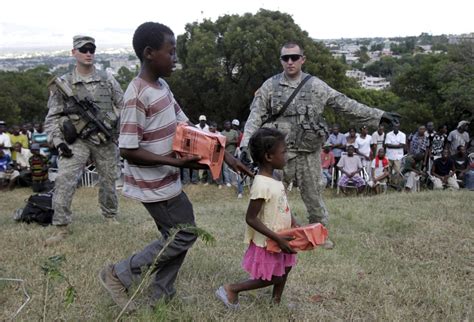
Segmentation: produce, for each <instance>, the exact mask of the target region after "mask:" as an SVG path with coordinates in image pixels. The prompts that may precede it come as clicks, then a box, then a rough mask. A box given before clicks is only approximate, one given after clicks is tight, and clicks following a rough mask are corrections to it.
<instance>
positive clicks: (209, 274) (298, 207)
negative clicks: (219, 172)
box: [0, 186, 474, 321]
mask: <svg viewBox="0 0 474 322" xmlns="http://www.w3.org/2000/svg"><path fill="white" fill-rule="evenodd" d="M231 190H232V189H222V190H218V189H217V188H216V187H204V186H191V187H188V188H187V189H186V191H187V193H188V195H189V197H190V199H191V201H192V202H193V205H194V211H195V215H196V220H197V223H198V225H199V226H200V227H202V228H204V229H206V230H207V231H209V232H210V233H211V234H213V235H214V237H215V238H216V239H217V241H216V243H215V244H213V245H205V244H204V243H203V242H202V241H198V242H197V243H196V244H195V245H194V247H193V248H192V249H191V250H190V252H189V253H188V256H187V258H186V261H185V263H184V265H183V267H182V270H181V272H180V275H179V277H178V280H177V283H176V288H177V290H178V293H177V296H176V297H175V298H174V299H173V300H172V301H171V302H170V303H168V304H164V303H162V304H161V305H158V306H157V308H156V309H155V310H154V311H152V310H151V309H149V308H148V307H146V306H142V307H141V309H140V310H139V311H138V312H136V313H135V314H134V315H132V316H128V317H126V320H132V321H150V320H153V321H160V320H269V321H270V320H295V321H301V320H325V321H327V320H364V321H366V320H396V321H400V320H409V321H419V320H430V321H433V320H434V321H463V320H464V321H468V320H472V319H473V312H472V303H473V290H474V277H473V274H474V245H473V239H474V229H473V226H474V225H473V222H474V214H473V208H472V204H473V202H472V201H473V193H472V192H468V191H457V192H451V191H445V192H431V191H429V192H422V193H418V194H404V193H402V194H400V193H391V194H387V195H379V196H373V197H353V198H348V197H335V196H333V195H331V194H330V193H328V196H327V197H326V202H327V206H328V208H329V210H330V213H331V220H330V223H331V226H330V236H331V239H332V240H333V241H334V242H335V243H336V247H335V249H334V250H331V251H327V250H323V249H317V250H314V251H309V252H302V253H300V254H299V256H298V264H297V266H296V267H295V268H294V269H293V271H292V272H291V274H290V276H289V281H288V283H287V288H286V290H285V292H284V303H283V305H281V306H280V307H271V306H270V305H269V300H270V294H271V293H270V290H269V289H263V290H258V291H254V292H248V293H245V294H242V296H241V299H240V301H241V306H242V308H241V310H240V311H238V312H229V311H228V310H227V309H226V308H225V307H224V306H223V304H222V303H220V302H219V301H217V300H216V299H215V297H214V291H215V289H216V288H217V287H218V286H220V285H221V284H222V283H227V282H233V281H238V280H241V279H244V278H246V274H245V272H244V271H243V270H242V269H241V268H240V261H241V259H242V255H243V252H244V251H245V247H246V246H245V245H244V244H243V243H242V240H243V232H244V215H245V210H246V207H247V201H246V199H245V198H244V199H242V200H237V199H235V193H234V191H233V190H232V191H231ZM29 194H30V191H29V190H26V189H19V190H15V191H13V192H2V193H1V195H0V209H1V211H0V212H1V215H0V225H1V236H0V241H1V245H2V247H1V250H0V278H2V277H3V278H5V277H9V278H21V279H24V280H25V281H26V286H27V290H28V293H29V294H30V295H31V296H32V300H31V302H30V303H29V304H28V305H27V306H26V307H25V308H24V309H23V310H22V311H21V312H20V314H19V315H18V317H17V319H18V320H25V321H26V320H41V319H42V316H43V306H44V284H45V281H46V277H45V275H44V274H43V271H42V269H41V265H42V264H44V262H45V261H46V260H47V259H48V257H50V256H53V255H64V256H65V257H66V261H65V262H63V263H62V264H61V266H60V267H59V270H60V271H61V273H62V274H64V275H65V276H66V277H67V278H68V279H69V281H70V282H71V284H72V285H73V286H74V287H75V289H76V291H77V298H76V300H75V302H74V303H72V304H71V305H69V306H67V305H66V303H65V291H66V288H67V283H66V282H65V281H64V280H61V279H60V278H57V279H52V280H51V281H50V286H51V287H50V291H49V295H50V298H49V300H48V302H47V316H46V319H47V320H49V321H50V320H73V321H75V320H94V321H107V320H113V319H114V318H115V317H116V316H117V315H118V313H119V311H120V310H119V308H118V307H116V306H114V305H113V302H112V300H111V299H110V298H109V296H108V294H106V293H105V292H104V291H103V290H102V289H101V287H100V285H99V282H98V280H97V274H98V272H99V270H100V269H101V268H102V267H103V266H104V265H105V263H107V262H115V261H118V260H120V259H122V258H124V257H126V256H129V255H130V254H132V253H133V252H134V251H136V250H140V249H141V248H143V247H144V246H145V245H146V244H147V243H149V242H150V241H151V240H153V239H154V238H156V237H157V235H158V231H157V229H156V227H155V225H154V223H153V221H152V219H151V217H150V216H149V215H148V214H147V212H146V210H145V208H144V207H143V206H142V205H141V204H139V203H137V202H134V201H131V200H129V199H124V198H121V199H120V213H121V217H120V222H121V224H120V225H111V224H106V223H104V221H103V219H102V217H101V216H100V214H99V213H100V212H99V208H98V205H97V190H96V189H92V188H88V189H87V188H86V189H80V190H78V191H77V193H76V196H75V199H74V203H73V211H74V213H75V215H74V224H73V225H72V228H73V235H72V236H71V237H70V238H68V239H67V240H66V241H65V242H64V243H63V244H61V245H58V246H57V247H53V248H45V247H43V241H44V239H45V238H47V237H48V236H49V235H50V234H51V233H52V232H54V229H55V228H54V227H47V228H42V227H40V226H38V225H27V224H18V223H15V222H13V221H12V219H11V213H12V212H13V210H14V209H15V208H17V207H20V206H21V205H22V204H24V200H25V199H26V198H27V196H28V195H29ZM290 204H291V206H292V210H293V212H294V213H296V214H297V215H298V217H299V218H300V220H301V221H302V222H304V221H305V218H304V216H305V210H304V206H303V203H302V202H301V199H300V198H299V196H298V194H297V193H296V192H292V193H291V194H290ZM21 303H22V292H21V289H20V288H19V287H18V285H15V284H11V283H6V282H1V281H0V320H5V319H7V318H8V317H9V316H10V315H11V314H12V313H13V312H15V311H16V308H17V307H19V306H20V305H21ZM287 304H290V308H289V305H287Z"/></svg>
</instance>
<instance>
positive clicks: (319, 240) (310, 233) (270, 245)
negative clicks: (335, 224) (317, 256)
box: [267, 223, 328, 253]
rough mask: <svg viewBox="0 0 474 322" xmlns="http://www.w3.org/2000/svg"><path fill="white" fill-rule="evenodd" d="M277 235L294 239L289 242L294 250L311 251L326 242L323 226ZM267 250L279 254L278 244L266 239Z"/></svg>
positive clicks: (325, 230)
mask: <svg viewBox="0 0 474 322" xmlns="http://www.w3.org/2000/svg"><path fill="white" fill-rule="evenodd" d="M278 235H280V236H291V237H294V238H295V239H293V240H292V241H290V242H289V244H290V246H291V248H293V249H294V250H311V249H314V248H316V246H318V245H322V244H324V243H325V242H326V238H327V237H328V230H327V229H326V227H324V226H323V225H321V224H319V223H317V224H310V225H306V226H301V227H298V228H291V229H286V230H281V231H279V232H278ZM267 250H268V251H269V252H272V253H279V252H281V249H280V247H278V244H277V243H276V242H275V241H274V240H273V239H267Z"/></svg>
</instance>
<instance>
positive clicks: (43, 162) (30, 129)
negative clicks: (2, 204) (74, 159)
mask: <svg viewBox="0 0 474 322" xmlns="http://www.w3.org/2000/svg"><path fill="white" fill-rule="evenodd" d="M57 157H58V152H57V150H56V149H55V148H54V147H51V146H50V144H49V143H48V135H47V134H46V132H45V131H44V128H43V123H34V124H33V123H25V124H23V125H21V126H19V125H11V126H9V127H7V124H5V122H4V121H0V180H1V181H0V186H1V188H3V189H5V188H8V189H10V190H12V189H14V188H15V187H16V186H17V185H20V186H23V187H32V190H33V191H34V192H42V191H45V190H48V189H50V188H51V184H50V182H49V180H48V172H49V168H56V167H57V165H56V160H57Z"/></svg>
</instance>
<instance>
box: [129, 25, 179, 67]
mask: <svg viewBox="0 0 474 322" xmlns="http://www.w3.org/2000/svg"><path fill="white" fill-rule="evenodd" d="M165 35H170V36H174V33H173V31H172V30H171V29H170V28H169V27H168V26H165V25H163V24H161V23H158V22H145V23H142V24H141V25H140V26H138V28H137V30H135V33H134V34H133V41H132V42H133V50H135V54H136V55H137V57H138V59H140V61H141V62H143V51H144V50H145V48H146V47H151V48H153V49H160V48H161V46H163V43H164V41H165Z"/></svg>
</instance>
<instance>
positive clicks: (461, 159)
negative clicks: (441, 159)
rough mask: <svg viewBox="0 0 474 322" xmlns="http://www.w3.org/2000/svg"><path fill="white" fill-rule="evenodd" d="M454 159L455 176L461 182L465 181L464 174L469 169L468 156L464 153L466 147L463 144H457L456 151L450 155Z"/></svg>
mask: <svg viewBox="0 0 474 322" xmlns="http://www.w3.org/2000/svg"><path fill="white" fill-rule="evenodd" d="M451 159H452V160H453V161H454V168H455V173H456V177H457V179H458V180H460V181H461V182H462V183H463V186H464V182H465V175H466V173H467V171H469V158H468V157H467V155H466V147H465V146H464V145H459V146H458V153H456V154H455V155H453V156H451Z"/></svg>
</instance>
